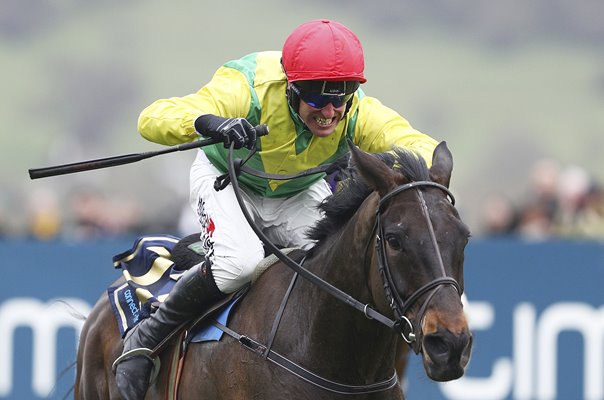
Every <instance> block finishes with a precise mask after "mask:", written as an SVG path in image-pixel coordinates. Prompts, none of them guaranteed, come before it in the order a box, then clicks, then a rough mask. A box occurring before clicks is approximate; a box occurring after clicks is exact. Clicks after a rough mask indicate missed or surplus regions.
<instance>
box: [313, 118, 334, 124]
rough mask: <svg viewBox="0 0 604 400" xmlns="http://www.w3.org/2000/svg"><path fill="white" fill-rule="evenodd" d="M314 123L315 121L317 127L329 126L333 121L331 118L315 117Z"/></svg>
mask: <svg viewBox="0 0 604 400" xmlns="http://www.w3.org/2000/svg"><path fill="white" fill-rule="evenodd" d="M315 121H317V123H318V124H319V125H329V124H331V122H332V121H333V118H321V117H316V118H315Z"/></svg>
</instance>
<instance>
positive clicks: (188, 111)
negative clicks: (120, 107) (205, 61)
mask: <svg viewBox="0 0 604 400" xmlns="http://www.w3.org/2000/svg"><path fill="white" fill-rule="evenodd" d="M250 102H251V94H250V88H249V85H248V83H247V80H246V78H245V76H244V75H243V74H242V73H241V72H239V71H237V70H235V69H233V68H228V67H224V66H223V67H221V68H219V69H218V71H216V73H215V74H214V76H213V77H212V80H211V81H210V82H209V83H208V84H207V85H205V86H204V87H202V88H201V89H200V90H199V91H198V92H197V93H194V94H190V95H187V96H184V97H172V98H169V99H161V100H157V101H155V102H153V103H152V104H151V105H150V106H148V107H147V108H145V109H144V110H143V111H142V112H141V114H140V116H139V118H138V131H139V132H140V134H141V135H142V136H143V137H144V138H145V139H147V140H150V141H152V142H155V143H159V144H163V145H168V146H172V145H176V144H180V143H185V142H191V141H193V140H195V139H197V138H198V137H199V134H198V133H197V132H196V131H195V126H194V123H195V120H196V119H197V117H199V116H200V115H203V114H214V115H219V116H221V117H242V118H244V117H246V116H247V114H248V110H249V107H250Z"/></svg>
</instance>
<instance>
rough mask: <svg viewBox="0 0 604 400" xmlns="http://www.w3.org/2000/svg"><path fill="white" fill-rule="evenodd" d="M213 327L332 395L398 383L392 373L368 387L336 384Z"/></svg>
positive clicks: (225, 329)
mask: <svg viewBox="0 0 604 400" xmlns="http://www.w3.org/2000/svg"><path fill="white" fill-rule="evenodd" d="M214 326H216V327H217V328H218V329H220V330H222V331H223V332H224V333H226V334H227V335H229V336H231V337H233V338H234V339H236V340H237V341H238V342H239V343H240V344H241V345H243V347H245V348H246V349H248V350H251V351H253V352H254V353H256V354H258V355H259V356H262V357H266V358H267V359H268V360H270V361H272V362H273V363H275V364H277V365H278V366H280V367H281V368H283V369H285V370H287V371H289V372H291V373H292V374H294V375H296V376H297V377H299V378H301V379H303V380H305V381H307V382H308V383H310V384H312V385H314V386H316V387H319V388H321V389H325V390H328V391H330V392H333V393H339V394H367V393H374V392H380V391H384V390H388V389H390V388H392V387H394V386H395V385H396V383H397V382H398V378H397V375H396V371H395V372H394V373H393V375H392V377H391V378H390V379H387V380H385V381H381V382H376V383H372V384H369V385H347V384H344V383H338V382H334V381H331V380H329V379H325V378H323V377H321V376H319V375H317V374H315V373H313V372H311V371H309V370H307V369H305V368H303V367H301V366H300V365H298V364H296V363H295V362H293V361H291V360H289V359H288V358H286V357H284V356H282V355H281V354H279V353H277V352H275V351H274V350H271V349H270V348H268V347H267V346H265V345H263V344H261V343H259V342H257V341H256V340H254V339H252V338H250V337H249V336H245V335H240V334H238V333H237V332H235V331H234V330H232V329H230V328H228V327H226V326H224V325H222V324H221V323H219V322H214Z"/></svg>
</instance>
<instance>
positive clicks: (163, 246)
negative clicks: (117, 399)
mask: <svg viewBox="0 0 604 400" xmlns="http://www.w3.org/2000/svg"><path fill="white" fill-rule="evenodd" d="M293 250H298V249H293V248H288V249H283V250H282V251H283V253H285V254H289V253H291V252H292V251H293ZM299 251H300V253H302V251H301V250H299ZM204 257H205V255H204V251H203V248H202V243H201V242H200V240H199V234H193V235H189V236H187V237H185V238H183V239H179V238H177V237H175V236H172V235H148V236H142V237H139V238H137V239H136V240H135V242H134V245H133V246H132V248H131V249H129V250H127V251H124V252H122V253H119V254H117V255H116V256H114V257H113V264H114V267H115V268H116V269H121V270H122V274H123V279H120V280H119V281H118V282H117V283H115V284H114V285H112V286H110V287H109V288H108V289H107V294H108V297H109V302H110V304H111V307H112V309H113V312H114V315H115V317H116V320H117V324H118V327H119V330H120V334H121V336H122V337H124V336H125V335H126V333H127V332H128V331H129V330H130V329H132V328H133V327H134V326H135V325H136V324H137V323H138V322H139V321H141V320H142V319H143V318H146V317H148V316H149V315H151V313H153V312H154V311H155V309H157V307H159V304H160V303H161V302H162V301H164V300H165V299H166V297H167V296H168V295H169V293H170V290H171V289H172V287H173V286H174V284H175V283H176V281H177V280H178V279H179V278H180V276H181V275H182V274H183V273H184V272H185V271H187V270H188V269H190V268H192V267H193V266H195V265H197V264H199V263H200V262H202V261H203V260H204ZM277 261H278V258H277V257H276V256H275V255H268V256H267V257H266V258H264V259H263V260H262V261H261V262H260V263H259V264H258V265H257V267H256V270H255V272H254V275H253V277H252V281H251V282H250V283H248V284H247V285H245V286H243V287H242V288H240V289H239V290H238V291H236V292H234V293H232V294H230V295H228V296H226V297H224V298H223V299H221V300H219V301H218V302H217V303H215V304H213V305H212V306H210V307H208V308H205V309H203V310H200V314H199V316H197V317H196V318H194V319H193V320H190V321H186V322H184V323H183V324H182V325H181V326H179V327H178V328H177V329H175V330H174V331H173V332H171V333H170V334H169V335H168V336H167V337H165V338H164V339H163V340H162V341H161V342H160V343H159V344H158V345H157V346H156V347H155V348H154V349H152V353H151V354H150V355H149V356H150V357H152V358H154V357H156V356H158V355H159V354H160V353H161V352H162V351H163V350H164V348H165V347H166V346H167V345H168V344H169V343H171V342H172V341H174V340H177V341H176V342H175V343H176V344H177V348H176V350H175V351H174V352H173V354H172V359H171V361H170V373H169V375H170V378H169V382H170V388H169V393H171V395H170V397H171V398H176V394H177V391H178V381H179V377H180V372H181V370H182V366H183V361H184V357H185V354H186V350H187V348H188V345H189V344H190V343H192V342H205V341H218V340H220V339H221V338H222V336H223V334H224V330H223V329H220V328H219V326H220V327H223V328H224V327H225V326H226V325H227V321H228V317H229V314H230V312H231V310H232V309H233V307H234V306H235V305H236V304H237V303H238V302H239V301H240V300H241V299H242V298H243V297H245V295H246V294H247V292H248V291H249V289H250V287H251V285H252V284H253V283H254V282H255V281H256V280H257V279H258V278H259V277H260V276H261V275H262V273H263V272H264V271H266V270H267V269H268V268H270V266H272V265H273V264H274V263H275V262H277Z"/></svg>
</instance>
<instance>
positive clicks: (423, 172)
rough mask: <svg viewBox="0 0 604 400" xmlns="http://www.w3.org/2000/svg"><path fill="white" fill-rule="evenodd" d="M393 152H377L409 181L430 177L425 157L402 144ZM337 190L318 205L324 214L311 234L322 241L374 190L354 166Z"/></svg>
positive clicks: (346, 220) (344, 221)
mask: <svg viewBox="0 0 604 400" xmlns="http://www.w3.org/2000/svg"><path fill="white" fill-rule="evenodd" d="M393 150H394V153H380V154H374V155H375V156H376V157H379V158H380V159H382V161H384V163H385V164H386V165H388V166H389V167H390V168H392V169H393V170H394V171H397V172H399V173H401V174H402V175H404V176H405V177H406V178H407V179H408V180H409V181H422V180H428V179H429V175H430V173H429V170H428V167H427V165H426V161H425V160H424V159H423V158H422V157H420V156H419V155H417V154H416V153H414V152H412V151H409V150H406V149H403V148H400V147H395V148H393ZM342 173H343V176H342V178H341V180H340V183H339V185H338V186H339V187H338V190H337V191H336V192H335V193H334V194H333V195H332V196H329V197H328V198H326V199H325V200H324V201H323V202H322V203H321V204H320V205H319V209H320V210H322V211H323V213H324V217H323V218H322V219H321V220H319V221H318V222H317V223H316V224H315V225H314V226H313V227H311V228H310V229H309V231H308V233H307V234H308V237H309V238H310V239H312V240H315V241H316V242H317V245H316V246H315V247H318V246H319V245H320V244H321V242H323V241H324V240H325V239H326V238H328V237H330V236H331V235H332V234H334V233H336V232H337V231H338V230H340V229H341V228H342V227H343V226H344V225H345V224H346V222H348V220H349V219H350V218H351V217H352V216H353V215H354V213H355V212H356V211H357V210H358V208H359V207H360V206H361V203H363V201H364V200H365V199H366V198H367V196H369V194H371V192H372V190H371V189H370V188H369V186H367V184H366V183H365V182H364V181H363V179H362V178H361V177H360V176H359V174H358V172H357V171H356V169H355V168H354V166H352V167H349V168H348V169H346V170H344V171H343V172H342Z"/></svg>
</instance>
